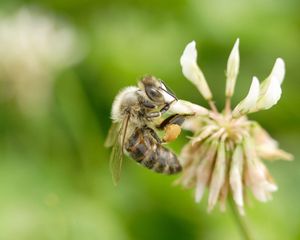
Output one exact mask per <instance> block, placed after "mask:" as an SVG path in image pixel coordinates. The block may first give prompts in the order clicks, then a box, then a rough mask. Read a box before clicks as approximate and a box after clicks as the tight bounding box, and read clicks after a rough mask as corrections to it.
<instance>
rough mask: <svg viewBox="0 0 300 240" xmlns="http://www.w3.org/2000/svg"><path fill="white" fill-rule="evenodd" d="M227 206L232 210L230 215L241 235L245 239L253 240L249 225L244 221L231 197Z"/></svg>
mask: <svg viewBox="0 0 300 240" xmlns="http://www.w3.org/2000/svg"><path fill="white" fill-rule="evenodd" d="M229 206H230V208H231V210H232V215H233V217H234V219H235V222H236V225H237V227H238V228H239V230H240V233H241V235H242V236H243V238H244V239H245V240H253V238H252V236H251V234H250V230H249V227H248V225H247V223H246V221H245V218H244V217H243V216H241V215H240V213H239V212H238V209H237V207H236V205H235V203H234V201H233V199H232V198H229Z"/></svg>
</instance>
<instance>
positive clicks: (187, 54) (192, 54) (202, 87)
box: [180, 41, 212, 100]
mask: <svg viewBox="0 0 300 240" xmlns="http://www.w3.org/2000/svg"><path fill="white" fill-rule="evenodd" d="M180 64H181V67H182V73H183V75H184V76H185V77H186V78H187V79H188V80H190V81H191V82H192V83H193V84H194V85H195V86H196V87H197V88H198V90H199V92H200V93H201V94H202V95H203V97H204V98H205V99H206V100H210V99H211V98H212V94H211V91H210V89H209V87H208V85H207V82H206V80H205V77H204V75H203V73H202V71H201V69H200V68H199V66H198V65H197V50H196V43H195V41H192V42H190V43H189V44H188V45H187V46H186V47H185V49H184V51H183V54H182V56H181V58H180Z"/></svg>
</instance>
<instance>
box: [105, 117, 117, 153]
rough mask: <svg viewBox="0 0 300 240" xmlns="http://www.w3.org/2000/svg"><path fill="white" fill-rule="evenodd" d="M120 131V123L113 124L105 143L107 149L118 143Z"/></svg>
mask: <svg viewBox="0 0 300 240" xmlns="http://www.w3.org/2000/svg"><path fill="white" fill-rule="evenodd" d="M119 129H120V124H119V123H116V122H113V123H112V124H111V126H110V129H109V131H108V134H107V137H106V140H105V143H104V146H105V147H107V148H108V147H112V146H113V145H114V144H115V143H116V140H117V139H118V134H119Z"/></svg>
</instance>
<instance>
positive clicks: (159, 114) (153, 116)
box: [146, 112, 161, 120]
mask: <svg viewBox="0 0 300 240" xmlns="http://www.w3.org/2000/svg"><path fill="white" fill-rule="evenodd" d="M160 116H161V112H150V113H147V116H146V118H147V119H148V120H151V119H153V118H158V117H160Z"/></svg>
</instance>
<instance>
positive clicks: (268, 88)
mask: <svg viewBox="0 0 300 240" xmlns="http://www.w3.org/2000/svg"><path fill="white" fill-rule="evenodd" d="M284 75H285V64H284V61H283V60H282V59H281V58H277V59H276V62H275V64H274V67H273V69H272V72H271V74H270V75H269V76H268V78H267V79H266V80H264V81H263V82H262V84H261V87H260V96H259V99H258V101H257V105H256V108H255V109H253V112H254V111H259V110H263V109H269V108H271V107H272V106H274V105H275V104H276V103H277V102H278V101H279V99H280V97H281V92H282V91H281V84H282V82H283V79H284Z"/></svg>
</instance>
